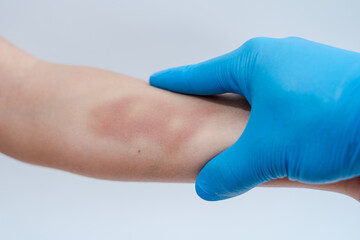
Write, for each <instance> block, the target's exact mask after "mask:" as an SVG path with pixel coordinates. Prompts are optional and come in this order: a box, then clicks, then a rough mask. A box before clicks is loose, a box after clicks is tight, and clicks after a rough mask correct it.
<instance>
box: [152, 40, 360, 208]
mask: <svg viewBox="0 0 360 240" xmlns="http://www.w3.org/2000/svg"><path fill="white" fill-rule="evenodd" d="M150 84H151V85H153V86H156V87H160V88H163V89H168V90H171V91H175V92H179V93H187V94H196V95H212V94H221V93H226V92H231V93H238V94H241V95H243V96H245V97H246V99H247V100H248V102H249V103H250V104H251V113H250V118H249V121H248V124H247V126H246V128H245V130H244V132H243V134H242V135H241V137H240V138H239V139H238V141H237V142H236V143H235V144H234V145H233V146H231V147H230V148H229V149H227V150H225V151H224V152H223V153H221V154H219V155H218V156H216V157H215V158H214V159H212V160H211V161H210V162H208V164H207V165H206V166H205V167H204V168H203V169H202V170H201V172H200V174H199V176H198V178H197V180H196V191H197V193H198V195H199V196H200V197H201V198H203V199H205V200H213V201H214V200H221V199H225V198H230V197H234V196H236V195H239V194H242V193H244V192H246V191H248V190H250V189H251V188H253V187H255V186H257V185H259V184H262V183H264V182H266V181H269V180H271V179H275V178H283V177H288V178H289V179H290V180H296V181H300V182H304V183H317V184H318V183H329V182H334V181H338V180H343V179H348V178H353V177H355V176H359V175H360V54H359V53H355V52H350V51H346V50H342V49H338V48H334V47H330V46H327V45H323V44H319V43H315V42H311V41H308V40H305V39H301V38H295V37H291V38H285V39H272V38H254V39H251V40H249V41H247V42H246V43H245V44H244V45H242V46H241V47H240V48H238V49H236V50H235V51H233V52H230V53H228V54H225V55H223V56H220V57H217V58H214V59H211V60H208V61H205V62H202V63H199V64H194V65H188V66H183V67H178V68H173V69H169V70H165V71H162V72H159V73H155V74H154V75H152V76H151V77H150Z"/></svg>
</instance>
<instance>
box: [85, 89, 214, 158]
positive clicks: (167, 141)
mask: <svg viewBox="0 0 360 240" xmlns="http://www.w3.org/2000/svg"><path fill="white" fill-rule="evenodd" d="M213 114H214V109H211V108H209V107H206V106H198V105H197V106H196V107H194V106H191V105H189V104H184V105H179V104H175V103H173V102H167V101H164V100H163V99H159V98H153V97H149V96H147V97H144V96H142V97H141V96H138V95H137V96H129V97H125V98H121V99H118V100H114V101H111V102H107V103H104V104H102V105H100V106H98V107H96V108H95V109H93V111H91V116H90V121H91V125H90V126H91V130H92V131H93V133H94V134H96V135H97V136H101V137H105V138H111V139H115V140H119V141H123V142H130V144H131V142H133V141H134V140H136V139H138V138H145V139H147V140H149V141H152V142H155V143H157V144H160V145H161V146H166V147H169V148H174V146H176V145H180V146H181V144H183V143H184V142H186V141H188V140H189V139H190V138H191V137H192V136H193V135H194V134H195V133H197V131H198V129H199V128H200V127H201V126H202V125H203V123H204V121H205V119H206V118H208V117H209V116H210V115H213ZM169 145H173V146H172V147H170V146H169ZM140 152H141V151H140V150H138V153H140Z"/></svg>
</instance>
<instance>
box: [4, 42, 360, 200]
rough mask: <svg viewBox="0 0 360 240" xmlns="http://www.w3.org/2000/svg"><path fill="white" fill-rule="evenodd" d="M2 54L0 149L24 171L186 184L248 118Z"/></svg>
mask: <svg viewBox="0 0 360 240" xmlns="http://www.w3.org/2000/svg"><path fill="white" fill-rule="evenodd" d="M7 51H8V52H10V53H11V54H10V55H17V56H18V57H17V60H16V61H12V62H11V61H8V60H6V59H5V60H4V59H3V61H2V66H3V67H2V68H1V69H12V70H11V71H8V70H7V71H5V70H2V72H1V76H2V77H1V79H2V80H1V89H2V92H3V93H5V94H2V95H1V99H0V108H1V110H2V111H1V112H2V118H1V120H0V121H1V122H0V141H1V144H0V150H1V151H2V152H3V153H5V154H7V155H10V156H12V157H14V158H17V159H19V160H22V161H25V162H29V163H33V164H38V165H43V166H48V167H54V168H58V169H62V170H66V171H70V172H74V173H77V174H82V175H86V176H91V177H97V178H103V179H113V180H132V181H171V182H193V181H194V180H195V178H196V176H197V174H198V173H199V171H200V169H201V168H202V167H203V166H204V165H205V164H206V162H207V161H208V160H210V159H211V158H212V157H214V156H215V155H217V154H218V153H220V152H221V151H223V150H224V149H226V148H228V147H229V146H231V145H232V144H233V143H234V142H235V141H236V139H237V138H238V137H239V136H240V135H241V133H242V131H243V129H244V127H245V125H246V122H247V119H248V116H249V107H248V106H247V103H246V102H245V101H244V100H243V99H240V98H239V97H236V96H231V97H236V98H237V101H227V100H229V99H228V98H220V97H215V98H199V97H192V96H185V95H180V94H174V93H170V92H166V91H163V90H160V89H156V88H152V87H150V86H148V84H147V83H145V82H142V81H139V80H136V79H133V78H130V77H127V76H124V75H120V74H116V73H111V72H107V71H103V70H100V69H94V68H85V67H75V66H65V65H58V64H51V63H46V62H43V61H39V60H37V59H35V58H33V57H30V56H29V55H27V54H25V53H22V52H21V51H19V50H17V49H16V48H13V50H7ZM12 51H13V52H12ZM16 52H17V53H16ZM13 59H15V57H13ZM19 62H21V64H16V63H19ZM4 66H6V67H4ZM234 102H235V103H236V106H231V105H229V104H228V103H234ZM218 123H221V124H218ZM358 183H359V181H358V180H357V179H354V180H349V181H346V182H342V183H338V184H333V185H303V184H298V183H296V182H290V181H288V180H277V181H272V182H270V183H267V184H266V186H289V187H296V186H300V187H310V188H319V189H325V190H331V191H338V192H342V193H345V194H348V195H352V196H354V197H356V196H355V195H354V188H356V186H357V187H358V186H359V184H358ZM356 184H357V185H356ZM349 186H350V187H349ZM348 188H351V191H350V190H348Z"/></svg>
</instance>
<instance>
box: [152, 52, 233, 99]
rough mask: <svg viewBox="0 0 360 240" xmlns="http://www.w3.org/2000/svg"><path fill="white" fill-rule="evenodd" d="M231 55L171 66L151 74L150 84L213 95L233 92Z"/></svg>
mask: <svg viewBox="0 0 360 240" xmlns="http://www.w3.org/2000/svg"><path fill="white" fill-rule="evenodd" d="M231 60H232V58H231V55H230V54H225V55H223V56H220V57H217V58H213V59H210V60H208V61H205V62H201V63H198V64H193V65H186V66H181V67H176V68H170V69H167V70H164V71H160V72H157V73H155V74H153V75H152V76H150V84H151V85H152V86H155V87H159V88H163V89H166V90H170V91H173V92H179V93H185V94H194V95H213V94H221V93H226V92H233V91H232V88H231V81H235V80H234V79H233V76H234V74H233V69H232V66H233V64H232V63H231Z"/></svg>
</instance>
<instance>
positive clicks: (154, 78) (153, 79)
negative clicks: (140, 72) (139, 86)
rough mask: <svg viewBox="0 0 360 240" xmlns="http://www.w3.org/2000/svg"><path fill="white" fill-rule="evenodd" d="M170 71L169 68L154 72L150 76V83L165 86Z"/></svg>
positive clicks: (155, 85)
mask: <svg viewBox="0 0 360 240" xmlns="http://www.w3.org/2000/svg"><path fill="white" fill-rule="evenodd" d="M169 72H170V71H169V69H166V70H162V71H159V72H156V73H154V74H152V75H151V76H150V78H149V83H150V85H151V86H154V87H163V85H164V83H165V80H166V78H167V75H168V74H169Z"/></svg>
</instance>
